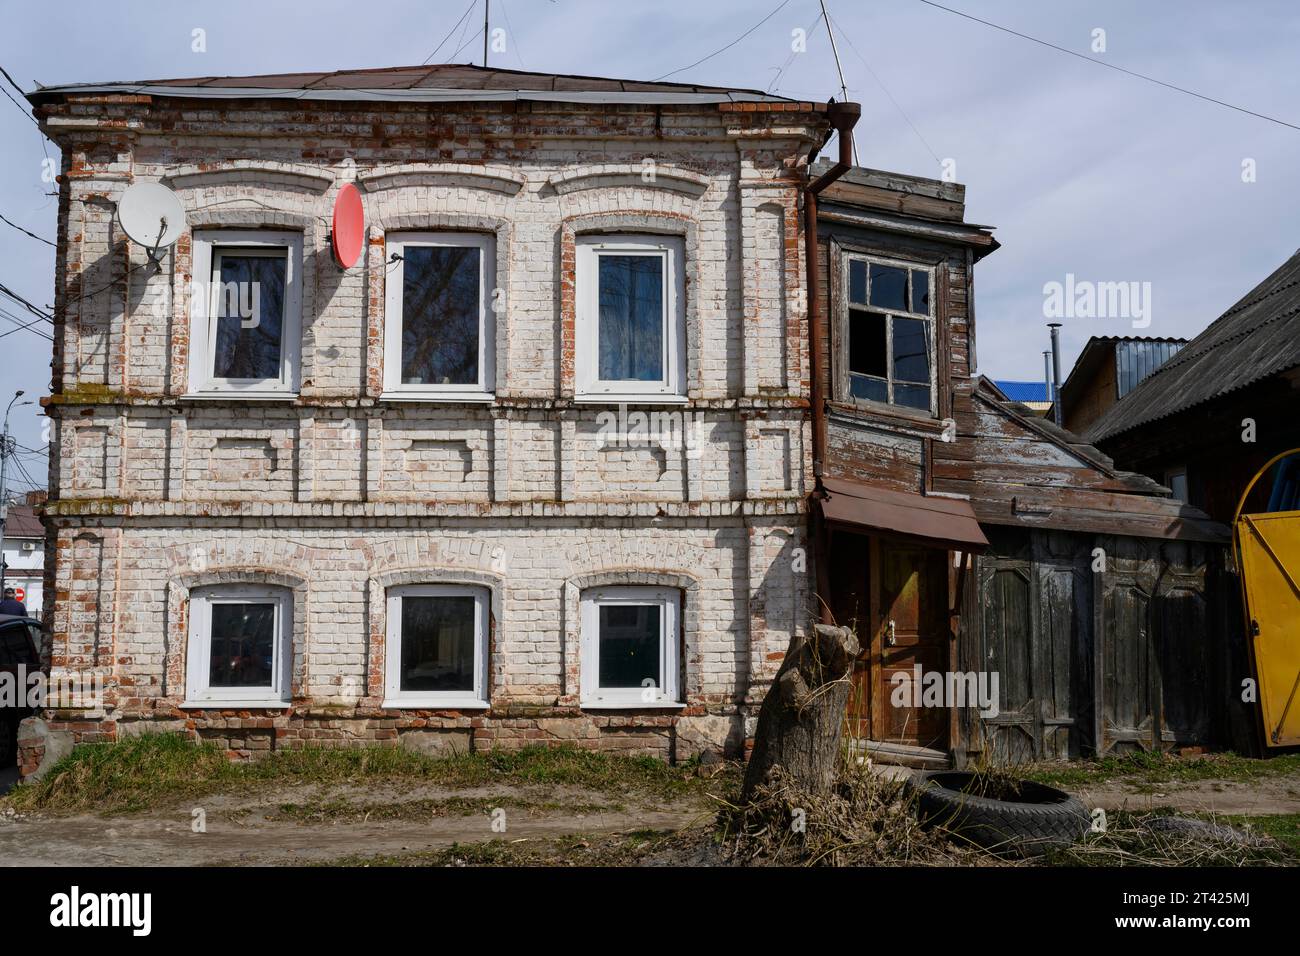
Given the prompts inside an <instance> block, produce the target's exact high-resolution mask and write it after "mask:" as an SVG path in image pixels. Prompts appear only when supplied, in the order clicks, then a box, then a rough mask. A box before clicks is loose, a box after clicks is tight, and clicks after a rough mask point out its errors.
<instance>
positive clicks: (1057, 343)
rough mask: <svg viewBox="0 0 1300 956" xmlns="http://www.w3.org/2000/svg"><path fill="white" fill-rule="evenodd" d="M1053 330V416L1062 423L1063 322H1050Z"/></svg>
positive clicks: (1048, 324)
mask: <svg viewBox="0 0 1300 956" xmlns="http://www.w3.org/2000/svg"><path fill="white" fill-rule="evenodd" d="M1047 327H1048V328H1049V329H1051V330H1052V418H1053V419H1054V420H1055V421H1056V424H1057V425H1058V426H1060V425H1061V323H1060V322H1048V323H1047Z"/></svg>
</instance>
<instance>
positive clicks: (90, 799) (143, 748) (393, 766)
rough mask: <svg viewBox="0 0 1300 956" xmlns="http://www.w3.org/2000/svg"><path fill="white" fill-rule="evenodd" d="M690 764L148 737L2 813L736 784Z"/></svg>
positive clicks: (82, 753) (540, 750)
mask: <svg viewBox="0 0 1300 956" xmlns="http://www.w3.org/2000/svg"><path fill="white" fill-rule="evenodd" d="M695 770H696V768H695V766H694V765H693V764H685V765H682V766H677V767H672V766H669V765H668V764H666V763H664V762H663V761H661V760H657V759H655V758H653V757H627V756H622V755H618V754H608V753H602V752H598V751H592V750H579V749H577V748H575V747H570V746H555V747H544V746H531V747H525V748H523V749H520V750H489V751H486V752H477V753H466V754H456V755H453V756H448V757H432V756H427V755H425V754H420V753H415V752H412V751H408V750H403V749H400V748H379V747H371V748H364V749H362V748H358V749H348V750H326V749H316V748H312V749H305V750H287V751H278V752H275V753H272V754H269V755H267V756H266V757H264V758H262V759H259V760H253V761H247V762H233V761H231V760H230V759H229V758H227V756H226V754H225V752H224V751H223V750H222V749H221V748H219V747H217V746H216V745H214V744H209V743H195V742H194V741H192V740H190V739H188V738H187V737H184V736H182V735H180V734H145V735H141V736H138V737H131V738H128V739H126V740H121V741H117V742H115V743H108V744H85V745H82V746H80V747H77V748H76V749H75V750H74V751H73V752H72V753H71V754H69V755H68V756H67V757H65V758H64V759H63V760H61V761H59V763H58V764H57V765H56V766H55V767H54V768H53V769H52V770H51V771H50V772H49V773H48V774H47V775H46V776H45V777H43V778H42V779H40V780H39V781H35V782H33V783H30V784H23V785H22V786H19V787H17V788H15V789H14V790H13V791H12V792H11V793H10V794H9V795H8V796H7V797H6V798H3V799H0V806H3V805H6V804H7V805H8V806H12V807H13V808H14V809H15V810H18V811H20V812H31V811H41V812H46V813H62V814H72V813H91V812H93V813H101V814H113V813H134V812H139V811H142V810H147V809H150V808H152V807H156V806H159V805H160V804H163V803H166V802H168V801H171V800H175V799H178V798H181V797H191V796H198V795H202V794H208V793H215V792H219V791H223V790H230V789H234V788H245V787H249V786H258V785H280V786H292V785H297V784H323V785H331V784H346V783H356V782H367V781H376V780H390V781H411V782H423V783H428V784H433V785H438V786H444V787H450V788H457V787H480V786H494V785H496V786H503V787H522V786H530V785H531V786H542V787H560V786H571V787H581V788H584V789H586V790H592V791H597V792H599V793H604V794H611V795H615V796H622V795H626V794H637V795H641V796H650V797H660V798H672V797H678V796H685V795H689V794H693V793H703V792H704V791H705V790H706V789H708V790H712V791H714V792H717V791H718V790H719V788H724V789H730V788H734V787H735V785H736V780H737V779H738V774H737V773H736V771H734V770H731V771H729V772H728V773H727V775H726V776H724V777H723V778H722V779H719V778H718V777H714V778H712V779H708V780H706V779H703V778H701V777H700V776H699V775H698V774H697V773H696V772H695Z"/></svg>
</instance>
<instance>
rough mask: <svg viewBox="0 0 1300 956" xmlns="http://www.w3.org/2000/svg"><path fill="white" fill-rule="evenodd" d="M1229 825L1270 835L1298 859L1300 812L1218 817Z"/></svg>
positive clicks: (1262, 834)
mask: <svg viewBox="0 0 1300 956" xmlns="http://www.w3.org/2000/svg"><path fill="white" fill-rule="evenodd" d="M1219 820H1221V821H1222V822H1224V823H1227V824H1228V825H1229V826H1234V827H1236V828H1237V829H1238V830H1245V831H1247V832H1249V833H1254V834H1258V835H1260V836H1266V837H1270V838H1272V839H1274V840H1276V841H1277V842H1278V843H1280V844H1282V845H1283V846H1284V847H1286V848H1287V850H1288V852H1290V853H1291V854H1292V855H1293V856H1294V857H1295V858H1296V860H1297V861H1300V813H1273V814H1264V815H1262V816H1241V815H1236V814H1234V815H1229V816H1222V817H1219Z"/></svg>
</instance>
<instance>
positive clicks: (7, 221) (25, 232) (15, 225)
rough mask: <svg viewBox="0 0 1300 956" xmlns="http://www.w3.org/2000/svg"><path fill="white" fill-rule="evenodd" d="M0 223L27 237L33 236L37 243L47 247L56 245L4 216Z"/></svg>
mask: <svg viewBox="0 0 1300 956" xmlns="http://www.w3.org/2000/svg"><path fill="white" fill-rule="evenodd" d="M0 222H3V223H4V224H5V225H6V226H12V227H13V228H14V229H17V230H18V231H19V232H21V233H23V234H25V235H28V236H31V237H32V238H33V239H35V240H36V241H37V242H43V243H45V244H46V245H47V246H53V245H54V243H52V242H50V240H48V239H46V238H44V237H43V236H38V235H36V233H34V232H28V231H27V230H26V229H24V228H23V227H22V226H20V225H18V223H16V222H12V221H10V220H9V219H7V218H5V217H4V216H3V215H0Z"/></svg>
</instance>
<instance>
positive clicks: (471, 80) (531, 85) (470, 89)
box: [27, 63, 824, 109]
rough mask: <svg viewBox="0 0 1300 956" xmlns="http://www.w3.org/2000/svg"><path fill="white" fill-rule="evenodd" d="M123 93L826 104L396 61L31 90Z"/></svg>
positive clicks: (34, 97) (35, 99) (40, 98)
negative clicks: (317, 69)
mask: <svg viewBox="0 0 1300 956" xmlns="http://www.w3.org/2000/svg"><path fill="white" fill-rule="evenodd" d="M88 93H119V94H145V95H149V96H174V97H193V98H206V99H249V98H256V99H268V98H269V99H291V100H360V101H385V102H416V103H428V102H470V101H475V102H478V101H484V102H511V101H518V100H533V101H540V102H560V103H659V104H670V105H671V104H687V105H689V104H708V103H770V104H793V105H792V106H787V108H794V107H797V106H802V107H803V108H805V109H808V108H815V109H821V108H823V106H824V104H820V103H809V102H807V101H802V100H792V99H790V98H789V97H785V96H773V95H770V94H768V93H763V92H760V91H759V90H746V89H733V88H730V87H721V86H699V85H696V84H691V83H656V82H646V81H642V80H621V79H615V78H612V77H603V76H570V75H566V74H562V73H526V72H523V71H520V70H499V69H496V68H489V67H481V66H474V65H473V64H469V63H435V64H431V65H429V66H394V67H385V68H381V69H371V70H333V71H329V72H318V73H267V74H259V75H255V76H198V77H186V78H181V79H169V80H138V81H135V82H119V81H113V82H106V83H70V84H65V85H60V86H42V87H39V88H38V89H36V90H35V91H34V92H32V93H29V94H27V98H28V100H30V101H31V102H32V103H33V104H39V103H43V102H47V101H49V100H51V99H54V98H55V97H57V96H59V95H62V94H88Z"/></svg>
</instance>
